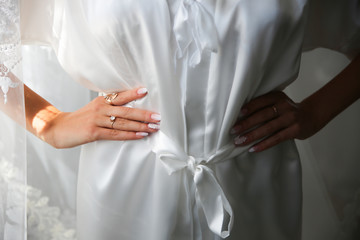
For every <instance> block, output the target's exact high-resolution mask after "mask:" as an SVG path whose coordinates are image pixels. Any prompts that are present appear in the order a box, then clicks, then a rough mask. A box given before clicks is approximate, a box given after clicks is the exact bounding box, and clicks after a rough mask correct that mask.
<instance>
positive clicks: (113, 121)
mask: <svg viewBox="0 0 360 240" xmlns="http://www.w3.org/2000/svg"><path fill="white" fill-rule="evenodd" d="M115 120H116V117H115V116H110V122H111V128H114V123H115Z"/></svg>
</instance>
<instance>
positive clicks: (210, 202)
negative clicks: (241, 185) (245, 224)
mask: <svg viewBox="0 0 360 240" xmlns="http://www.w3.org/2000/svg"><path fill="white" fill-rule="evenodd" d="M154 137H155V139H154V140H155V142H154V145H153V146H154V147H153V149H152V151H153V152H154V153H155V154H156V159H157V160H159V161H160V162H161V163H162V164H163V165H164V167H165V168H166V170H167V172H168V173H169V175H172V174H174V173H176V172H179V171H190V172H191V173H192V175H193V181H194V183H195V187H196V191H197V194H198V195H197V196H198V197H197V198H196V204H197V205H198V206H199V207H201V208H202V210H203V211H204V215H205V217H206V221H207V224H208V226H209V228H210V230H211V231H212V232H214V233H215V234H217V235H218V236H220V237H222V238H225V237H228V236H229V235H230V231H231V229H232V225H233V222H234V214H233V210H232V208H231V206H230V203H229V201H228V199H227V198H226V196H225V193H224V191H223V190H222V187H221V186H220V184H219V182H218V180H217V178H216V176H215V173H214V171H213V170H212V169H211V168H210V167H209V166H210V165H214V164H217V163H220V162H223V161H225V160H227V159H230V158H233V157H234V156H238V155H239V154H241V153H242V152H244V151H245V150H246V148H236V147H235V146H234V144H232V143H230V144H228V145H226V146H225V147H223V148H221V149H219V150H218V151H216V152H215V153H214V154H213V155H211V156H210V157H207V158H195V157H193V156H189V155H188V154H187V153H186V152H185V151H184V149H183V148H182V147H180V146H178V145H177V144H175V143H174V141H172V140H171V139H170V138H169V137H168V136H166V135H165V134H164V133H163V132H162V131H159V132H158V133H156V136H154ZM223 226H226V228H225V229H223Z"/></svg>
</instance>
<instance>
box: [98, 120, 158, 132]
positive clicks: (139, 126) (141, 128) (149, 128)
mask: <svg viewBox="0 0 360 240" xmlns="http://www.w3.org/2000/svg"><path fill="white" fill-rule="evenodd" d="M97 125H98V126H99V127H104V128H113V129H116V130H121V131H131V132H149V133H153V132H156V131H158V130H159V125H158V124H153V123H143V122H138V121H132V120H128V119H123V118H115V120H114V123H112V121H111V120H110V118H109V117H103V118H102V119H101V120H100V121H99V122H98V123H97Z"/></svg>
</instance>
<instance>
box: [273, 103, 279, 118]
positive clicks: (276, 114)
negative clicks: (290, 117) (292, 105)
mask: <svg viewBox="0 0 360 240" xmlns="http://www.w3.org/2000/svg"><path fill="white" fill-rule="evenodd" d="M272 109H273V111H274V113H275V117H278V116H279V111H278V109H277V107H276V106H275V105H273V106H272Z"/></svg>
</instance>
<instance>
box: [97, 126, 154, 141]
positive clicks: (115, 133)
mask: <svg viewBox="0 0 360 240" xmlns="http://www.w3.org/2000/svg"><path fill="white" fill-rule="evenodd" d="M146 136H148V133H146V132H129V131H120V130H117V129H109V128H98V129H97V132H96V140H116V141H125V140H138V139H142V138H144V137H146Z"/></svg>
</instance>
